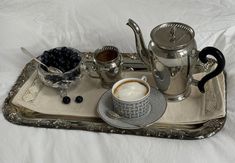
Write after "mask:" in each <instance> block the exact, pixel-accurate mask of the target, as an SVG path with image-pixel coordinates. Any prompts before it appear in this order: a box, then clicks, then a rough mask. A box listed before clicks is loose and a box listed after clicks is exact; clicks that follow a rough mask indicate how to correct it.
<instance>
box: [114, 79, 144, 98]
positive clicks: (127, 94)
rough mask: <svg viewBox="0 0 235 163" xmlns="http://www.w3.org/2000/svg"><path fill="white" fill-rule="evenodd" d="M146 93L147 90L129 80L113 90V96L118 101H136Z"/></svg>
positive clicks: (136, 82) (141, 84)
mask: <svg viewBox="0 0 235 163" xmlns="http://www.w3.org/2000/svg"><path fill="white" fill-rule="evenodd" d="M147 93H148V88H147V87H146V86H145V85H144V84H143V83H141V82H139V81H135V80H129V81H126V82H123V83H121V84H120V85H118V86H117V87H116V89H115V90H114V96H115V97H116V98H118V99H119V100H124V101H136V100H139V99H141V98H142V97H144V96H145V95H146V94H147Z"/></svg>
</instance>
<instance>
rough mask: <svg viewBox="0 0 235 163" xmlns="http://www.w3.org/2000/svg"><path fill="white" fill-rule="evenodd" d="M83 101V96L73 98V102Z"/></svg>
mask: <svg viewBox="0 0 235 163" xmlns="http://www.w3.org/2000/svg"><path fill="white" fill-rule="evenodd" d="M82 101H83V97H82V96H77V97H76V98H75V102H76V103H81V102H82Z"/></svg>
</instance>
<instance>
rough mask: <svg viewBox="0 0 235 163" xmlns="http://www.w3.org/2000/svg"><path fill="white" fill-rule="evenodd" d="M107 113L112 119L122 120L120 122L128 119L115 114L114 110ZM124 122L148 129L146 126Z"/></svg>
mask: <svg viewBox="0 0 235 163" xmlns="http://www.w3.org/2000/svg"><path fill="white" fill-rule="evenodd" d="M106 113H107V114H106V115H107V116H108V117H109V118H111V119H120V120H125V119H126V118H124V117H122V116H120V115H119V114H118V113H116V112H114V111H113V110H108V111H107V112H106ZM123 122H124V123H127V124H129V125H133V126H136V127H140V128H144V127H146V125H137V124H133V123H130V122H127V121H123Z"/></svg>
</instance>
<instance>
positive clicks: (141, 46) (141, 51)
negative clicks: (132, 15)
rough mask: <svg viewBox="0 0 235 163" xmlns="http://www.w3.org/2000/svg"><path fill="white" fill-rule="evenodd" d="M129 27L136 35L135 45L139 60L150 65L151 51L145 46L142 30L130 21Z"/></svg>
mask: <svg viewBox="0 0 235 163" xmlns="http://www.w3.org/2000/svg"><path fill="white" fill-rule="evenodd" d="M127 25H128V26H130V27H131V28H132V30H133V31H134V34H135V43H136V50H137V53H138V55H139V58H140V59H141V60H142V61H143V62H144V63H145V64H146V65H148V66H149V65H150V63H149V51H148V49H147V48H146V46H145V43H144V39H143V36H142V33H141V30H140V27H139V26H138V25H137V24H136V23H135V22H134V21H133V20H132V19H128V22H127Z"/></svg>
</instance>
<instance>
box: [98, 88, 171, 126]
mask: <svg viewBox="0 0 235 163" xmlns="http://www.w3.org/2000/svg"><path fill="white" fill-rule="evenodd" d="M151 91H157V92H158V93H159V94H161V95H162V97H163V98H164V99H165V100H164V103H165V107H164V108H163V109H164V111H163V112H162V113H161V114H160V115H159V118H157V119H156V120H154V121H153V122H151V123H147V124H146V125H143V126H141V127H140V126H136V125H135V124H133V125H132V124H129V123H127V122H125V121H123V120H118V119H116V121H119V122H122V123H125V125H127V126H128V127H127V126H120V125H115V124H113V123H110V121H108V120H107V119H105V118H103V116H104V115H103V114H101V112H100V109H102V108H101V107H99V104H100V102H101V100H103V98H104V95H106V94H107V93H109V92H110V93H112V92H111V89H109V90H107V91H105V92H104V93H103V94H102V96H101V97H100V99H99V101H98V103H97V109H96V110H97V113H98V115H99V117H100V118H101V119H102V120H103V121H104V122H105V123H107V124H109V125H110V126H113V127H116V128H119V129H129V130H134V129H141V128H145V127H149V126H151V125H152V124H154V123H156V121H157V120H159V119H160V118H161V117H162V116H163V115H164V114H165V112H166V109H167V100H166V97H165V96H164V95H163V94H162V93H161V92H160V91H159V90H158V89H156V88H154V87H150V96H149V98H150V104H149V105H150V111H149V113H147V115H144V118H147V117H148V116H149V115H150V113H151V111H152V108H154V107H153V106H152V98H151V97H152V96H151ZM109 96H110V97H108V98H110V100H112V97H111V94H110V95H109ZM107 108H108V109H112V108H109V107H107ZM156 108H157V107H156ZM139 118H143V117H138V118H131V119H139ZM127 119H128V118H127Z"/></svg>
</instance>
